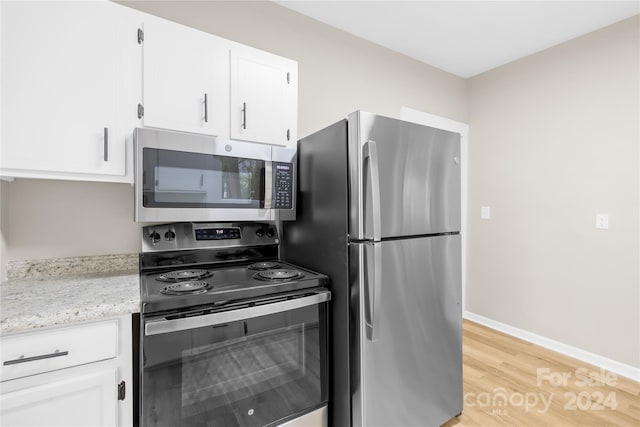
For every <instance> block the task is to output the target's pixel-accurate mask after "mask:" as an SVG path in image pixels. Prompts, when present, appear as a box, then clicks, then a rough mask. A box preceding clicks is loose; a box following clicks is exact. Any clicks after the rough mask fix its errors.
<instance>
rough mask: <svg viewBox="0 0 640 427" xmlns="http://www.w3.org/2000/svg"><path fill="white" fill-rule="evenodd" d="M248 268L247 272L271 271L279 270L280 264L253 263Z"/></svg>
mask: <svg viewBox="0 0 640 427" xmlns="http://www.w3.org/2000/svg"><path fill="white" fill-rule="evenodd" d="M248 268H249V270H272V269H274V268H280V264H278V263H277V262H273V261H263V262H254V263H253V264H251V265H250V266H249V267H248Z"/></svg>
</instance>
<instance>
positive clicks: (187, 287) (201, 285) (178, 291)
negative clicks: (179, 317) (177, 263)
mask: <svg viewBox="0 0 640 427" xmlns="http://www.w3.org/2000/svg"><path fill="white" fill-rule="evenodd" d="M210 287H211V286H209V284H208V283H207V282H204V281H200V282H178V283H174V284H172V285H167V286H165V287H164V289H163V290H162V291H160V292H162V293H163V294H166V295H192V294H202V293H205V292H207V290H208V289H209V288H210Z"/></svg>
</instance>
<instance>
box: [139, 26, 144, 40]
mask: <svg viewBox="0 0 640 427" xmlns="http://www.w3.org/2000/svg"><path fill="white" fill-rule="evenodd" d="M143 41H144V31H142V28H138V44H142V42H143Z"/></svg>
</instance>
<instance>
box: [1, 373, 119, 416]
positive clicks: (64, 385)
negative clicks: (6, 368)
mask: <svg viewBox="0 0 640 427" xmlns="http://www.w3.org/2000/svg"><path fill="white" fill-rule="evenodd" d="M70 375H71V374H70ZM15 381H20V380H15ZM116 383H117V368H110V369H102V370H99V371H96V372H92V373H85V374H80V375H72V376H71V377H70V378H68V379H64V380H60V381H55V382H48V383H46V384H43V385H39V386H35V387H29V388H25V389H22V390H18V391H13V392H9V393H6V394H3V395H2V396H0V407H1V408H2V413H1V415H0V425H2V426H4V427H10V426H11V427H13V426H83V427H87V426H115V425H117V420H118V406H117V397H116V394H117V386H116Z"/></svg>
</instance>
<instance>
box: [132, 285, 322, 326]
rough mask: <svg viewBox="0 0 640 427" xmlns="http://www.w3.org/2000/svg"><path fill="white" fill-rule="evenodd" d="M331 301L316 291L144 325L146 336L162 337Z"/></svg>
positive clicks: (150, 322)
mask: <svg viewBox="0 0 640 427" xmlns="http://www.w3.org/2000/svg"><path fill="white" fill-rule="evenodd" d="M330 299H331V292H329V291H326V290H322V291H316V292H315V293H314V294H313V295H309V296H305V297H300V298H295V299H290V300H285V301H280V302H274V303H271V304H264V305H256V306H252V307H247V308H240V309H237V310H229V311H222V312H220V313H211V314H203V315H201V316H193V317H184V318H182V319H172V320H167V319H166V318H161V319H157V320H147V321H146V322H145V324H144V335H145V336H150V335H160V334H167V333H171V332H178V331H185V330H189V329H195V328H202V327H206V326H215V325H220V324H223V323H230V322H236V321H238V320H245V319H251V318H253V317H259V316H266V315H269V314H274V313H281V312H283V311H289V310H295V309H296V308H302V307H307V306H310V305H317V304H321V303H323V302H326V301H329V300H330Z"/></svg>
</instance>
